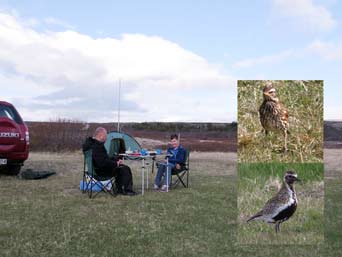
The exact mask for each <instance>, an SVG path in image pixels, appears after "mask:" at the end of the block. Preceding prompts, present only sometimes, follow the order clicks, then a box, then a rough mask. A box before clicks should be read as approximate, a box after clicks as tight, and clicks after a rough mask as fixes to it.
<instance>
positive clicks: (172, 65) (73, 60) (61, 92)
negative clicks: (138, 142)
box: [0, 13, 236, 121]
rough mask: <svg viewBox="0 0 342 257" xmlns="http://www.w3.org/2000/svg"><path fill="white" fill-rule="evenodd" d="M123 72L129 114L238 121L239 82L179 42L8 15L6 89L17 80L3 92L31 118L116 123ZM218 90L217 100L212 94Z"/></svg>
mask: <svg viewBox="0 0 342 257" xmlns="http://www.w3.org/2000/svg"><path fill="white" fill-rule="evenodd" d="M50 22H51V20H50ZM119 78H121V79H122V84H123V86H122V105H121V108H122V113H123V114H124V116H123V117H122V119H123V120H126V121H149V120H169V121H180V120H187V121H230V120H235V117H236V110H235V108H232V111H230V110H229V108H230V106H232V105H233V104H235V106H236V102H235V101H236V100H235V98H236V97H235V94H234V92H235V81H234V80H233V79H232V78H231V77H230V76H228V75H227V74H226V73H225V72H224V71H223V70H222V69H221V68H220V67H219V66H217V65H214V64H211V63H209V62H208V61H207V60H206V59H204V58H203V57H201V56H199V55H197V54H195V53H193V52H191V51H188V50H186V49H184V48H182V47H181V46H180V45H178V44H176V43H174V42H171V41H168V40H166V39H164V38H161V37H158V36H146V35H142V34H124V35H122V37H120V38H109V37H107V38H93V37H90V36H88V35H84V34H81V33H78V32H76V31H72V30H65V31H60V32H54V31H44V32H40V31H38V30H35V29H34V27H32V26H31V25H29V24H27V23H26V22H25V21H24V20H23V19H21V18H20V17H18V16H16V15H11V14H6V13H0V87H1V91H2V90H6V87H8V86H9V85H10V86H11V90H9V91H6V93H5V94H2V95H3V96H4V97H5V99H7V100H10V101H12V102H13V103H14V104H15V105H17V106H18V109H19V110H22V111H23V112H24V115H23V116H24V119H26V120H47V119H50V118H51V117H52V118H55V117H56V115H58V116H60V117H63V118H75V119H78V120H91V121H92V120H94V121H95V120H96V121H113V120H114V119H113V117H114V115H115V110H116V106H117V103H116V100H117V96H116V92H117V85H118V79H119ZM212 92H215V94H212ZM211 94H212V97H213V98H214V99H215V97H217V100H213V99H207V96H208V95H211ZM37 113H39V116H37Z"/></svg>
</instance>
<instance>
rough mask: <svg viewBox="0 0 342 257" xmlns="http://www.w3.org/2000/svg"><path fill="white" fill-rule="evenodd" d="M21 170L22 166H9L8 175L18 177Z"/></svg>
mask: <svg viewBox="0 0 342 257" xmlns="http://www.w3.org/2000/svg"><path fill="white" fill-rule="evenodd" d="M20 169H21V165H20V164H15V165H8V166H7V174H8V175H13V176H16V175H18V174H19V172H20Z"/></svg>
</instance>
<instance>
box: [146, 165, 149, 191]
mask: <svg viewBox="0 0 342 257" xmlns="http://www.w3.org/2000/svg"><path fill="white" fill-rule="evenodd" d="M148 173H149V170H148V166H147V171H146V189H148V184H149V183H148Z"/></svg>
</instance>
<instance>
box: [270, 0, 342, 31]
mask: <svg viewBox="0 0 342 257" xmlns="http://www.w3.org/2000/svg"><path fill="white" fill-rule="evenodd" d="M272 6H273V10H274V14H275V15H274V17H277V18H279V16H281V17H285V18H288V19H289V20H288V21H289V22H290V23H292V25H293V26H295V27H298V26H300V27H301V28H302V29H305V30H307V31H311V32H325V31H330V30H332V29H333V28H334V27H335V26H336V24H337V22H336V20H335V19H334V18H333V17H332V14H331V13H330V12H329V10H328V9H327V8H326V7H324V6H322V5H318V4H315V3H314V2H313V1H312V0H272Z"/></svg>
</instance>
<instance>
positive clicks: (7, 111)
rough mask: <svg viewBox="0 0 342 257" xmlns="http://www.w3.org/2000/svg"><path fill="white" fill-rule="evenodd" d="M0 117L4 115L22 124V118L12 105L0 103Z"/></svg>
mask: <svg viewBox="0 0 342 257" xmlns="http://www.w3.org/2000/svg"><path fill="white" fill-rule="evenodd" d="M0 117H6V118H9V119H11V120H13V121H15V122H16V123H18V124H22V123H23V122H22V120H21V118H20V116H19V114H18V112H17V111H16V110H15V109H14V108H13V107H12V106H6V105H0Z"/></svg>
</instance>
